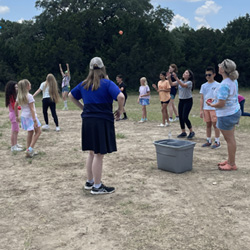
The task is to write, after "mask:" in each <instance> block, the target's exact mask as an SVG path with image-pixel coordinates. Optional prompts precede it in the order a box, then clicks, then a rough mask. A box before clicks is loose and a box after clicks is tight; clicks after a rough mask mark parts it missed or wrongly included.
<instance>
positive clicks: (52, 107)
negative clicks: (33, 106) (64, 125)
mask: <svg viewBox="0 0 250 250" xmlns="http://www.w3.org/2000/svg"><path fill="white" fill-rule="evenodd" d="M49 107H50V111H51V114H52V117H53V119H54V122H55V124H56V126H57V127H58V118H57V114H56V104H55V102H53V101H52V100H51V99H50V98H43V117H44V121H45V123H46V124H49V119H48V108H49Z"/></svg>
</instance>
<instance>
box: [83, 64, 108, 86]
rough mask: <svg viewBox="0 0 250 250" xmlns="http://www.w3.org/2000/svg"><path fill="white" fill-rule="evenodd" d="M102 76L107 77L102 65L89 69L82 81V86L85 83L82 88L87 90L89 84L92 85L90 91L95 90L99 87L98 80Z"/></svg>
mask: <svg viewBox="0 0 250 250" xmlns="http://www.w3.org/2000/svg"><path fill="white" fill-rule="evenodd" d="M103 78H107V73H106V69H105V67H102V68H101V69H99V68H95V69H90V70H89V74H88V76H87V78H86V79H85V80H84V81H83V83H82V86H83V85H85V86H84V88H85V89H87V90H89V87H90V86H92V91H94V90H97V89H98V88H99V87H100V81H101V79H103Z"/></svg>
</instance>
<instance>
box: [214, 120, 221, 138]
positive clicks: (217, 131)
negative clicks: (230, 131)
mask: <svg viewBox="0 0 250 250" xmlns="http://www.w3.org/2000/svg"><path fill="white" fill-rule="evenodd" d="M213 127H214V133H215V138H219V137H220V130H219V129H218V128H217V126H216V122H213Z"/></svg>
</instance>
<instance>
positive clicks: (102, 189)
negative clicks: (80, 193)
mask: <svg viewBox="0 0 250 250" xmlns="http://www.w3.org/2000/svg"><path fill="white" fill-rule="evenodd" d="M114 192H115V188H114V187H106V186H105V185H103V184H102V185H101V186H100V187H99V188H95V187H92V190H91V194H111V193H114Z"/></svg>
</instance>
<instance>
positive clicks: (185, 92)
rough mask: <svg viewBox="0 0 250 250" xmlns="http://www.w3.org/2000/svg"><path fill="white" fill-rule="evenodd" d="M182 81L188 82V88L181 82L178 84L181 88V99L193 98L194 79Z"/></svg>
mask: <svg viewBox="0 0 250 250" xmlns="http://www.w3.org/2000/svg"><path fill="white" fill-rule="evenodd" d="M181 82H182V83H185V84H187V88H183V87H182V86H181V85H180V84H179V85H178V89H179V99H189V98H192V86H193V83H192V81H187V82H184V81H182V80H181Z"/></svg>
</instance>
